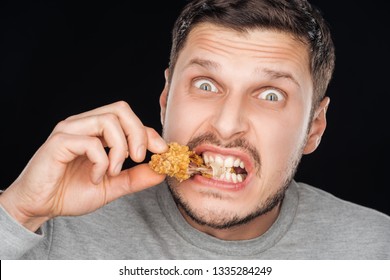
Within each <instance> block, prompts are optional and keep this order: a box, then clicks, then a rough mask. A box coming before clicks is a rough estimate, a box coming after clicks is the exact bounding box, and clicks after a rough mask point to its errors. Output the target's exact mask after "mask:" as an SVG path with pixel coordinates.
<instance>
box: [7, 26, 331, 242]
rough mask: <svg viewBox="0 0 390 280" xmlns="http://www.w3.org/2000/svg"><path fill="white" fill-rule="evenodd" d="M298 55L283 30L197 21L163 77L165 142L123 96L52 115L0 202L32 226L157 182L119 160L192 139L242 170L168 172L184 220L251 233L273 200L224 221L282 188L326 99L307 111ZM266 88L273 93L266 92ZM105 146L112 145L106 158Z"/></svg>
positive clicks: (317, 135)
mask: <svg viewBox="0 0 390 280" xmlns="http://www.w3.org/2000/svg"><path fill="white" fill-rule="evenodd" d="M308 61H309V60H308V57H307V49H306V46H305V45H303V44H302V43H301V42H299V41H296V40H294V39H293V38H291V37H290V36H288V35H287V34H283V33H276V32H270V31H265V30H252V31H250V32H249V33H247V34H239V33H237V32H235V31H232V30H228V29H224V28H221V27H217V26H213V25H210V24H202V25H199V26H197V27H196V28H195V29H194V30H193V31H191V33H190V36H189V38H188V42H187V44H186V46H185V47H184V49H183V50H182V52H181V53H180V55H179V58H178V61H177V64H176V66H175V71H174V73H173V76H172V81H171V82H170V83H168V81H167V82H166V85H165V87H164V89H163V91H162V94H161V97H160V104H161V120H162V123H163V128H164V139H163V138H162V137H161V136H160V135H158V133H157V132H156V131H155V130H154V129H152V128H149V127H146V126H144V125H143V124H142V122H141V120H140V119H139V118H138V117H137V116H136V115H135V114H134V112H133V111H132V110H131V107H130V106H129V105H128V104H127V103H125V102H123V101H120V102H116V103H112V104H108V105H106V106H103V107H99V108H96V109H94V110H91V111H88V112H85V113H81V114H78V115H74V116H71V117H69V118H68V119H66V120H64V121H61V122H60V123H58V125H57V126H56V127H55V129H54V130H53V132H52V133H51V134H50V135H49V137H48V138H47V140H46V141H45V143H43V145H42V146H41V147H40V148H39V149H38V150H37V152H36V153H35V154H34V156H33V157H32V158H31V160H30V161H29V163H28V164H27V166H26V167H25V169H24V170H23V172H22V173H21V174H20V175H19V177H18V178H17V179H16V180H15V181H14V182H13V183H12V185H11V186H9V187H8V188H7V189H6V191H5V192H4V193H3V194H2V195H1V196H0V204H1V205H2V207H3V208H4V209H5V210H6V211H7V212H8V213H9V214H10V215H11V216H13V217H14V218H15V219H16V220H17V221H19V222H20V223H21V224H22V225H23V226H25V227H26V228H27V229H29V230H31V231H36V230H37V229H38V228H39V226H40V225H42V223H44V222H45V221H47V220H48V219H50V218H53V217H56V216H62V215H72V216H76V215H83V214H87V213H90V212H93V211H95V210H96V209H98V208H100V207H102V206H104V205H106V204H107V203H109V202H111V201H113V200H115V199H117V198H119V197H120V196H123V195H126V194H131V193H134V192H138V191H141V190H143V189H145V188H148V187H151V186H153V185H156V184H158V183H160V182H162V181H163V180H164V179H165V177H164V176H162V175H159V174H157V173H155V172H154V171H152V170H151V169H150V168H149V167H148V165H147V164H139V165H137V166H135V167H133V168H130V169H127V170H121V167H122V164H123V162H124V160H125V159H126V158H127V157H129V158H130V159H131V160H133V161H135V162H142V161H143V160H144V159H145V154H146V150H149V151H151V152H153V153H162V152H165V151H166V150H167V144H166V142H168V141H177V142H179V143H182V144H187V143H189V142H190V141H192V142H191V143H192V144H191V145H193V148H194V149H195V150H196V151H197V152H198V153H202V152H206V151H207V152H209V153H213V154H220V155H222V156H227V155H235V156H237V157H239V158H241V159H242V160H243V161H244V162H245V165H246V169H247V171H248V177H247V179H246V180H245V181H244V182H243V183H240V184H232V183H226V182H221V181H218V180H214V179H205V178H203V177H200V176H195V177H193V178H191V179H189V180H187V181H184V182H182V183H180V184H179V183H178V182H175V181H172V180H169V182H170V185H171V188H172V190H173V191H174V192H175V193H176V194H177V195H179V196H180V197H181V199H182V202H184V203H185V204H187V206H188V207H189V208H190V209H191V211H193V212H194V214H195V215H196V216H197V217H198V218H200V220H201V221H202V222H201V223H198V222H195V221H194V220H193V219H192V218H191V217H190V216H189V215H188V213H187V212H186V211H185V210H184V209H183V207H181V206H179V210H180V211H181V213H182V214H183V216H184V218H185V219H186V220H187V221H188V223H190V224H191V225H193V226H194V227H195V228H197V229H199V230H201V231H203V232H206V233H208V234H210V235H213V236H215V237H217V238H221V239H226V240H240V239H250V238H254V237H256V236H259V235H261V234H262V233H264V232H265V231H266V230H267V229H268V228H269V227H270V226H271V225H272V223H273V222H274V221H275V219H276V217H277V215H278V212H279V205H276V206H275V207H274V208H272V209H271V210H269V209H268V210H269V211H268V212H267V213H265V214H263V215H260V216H258V217H256V218H254V219H252V220H250V221H248V222H246V223H244V224H241V225H236V226H231V227H226V228H223V226H222V225H224V224H226V222H228V221H231V220H232V219H233V218H236V217H238V218H240V219H241V218H244V217H246V216H248V215H250V214H251V213H253V212H256V211H257V210H258V209H259V208H264V207H265V205H266V202H267V201H269V200H270V198H272V197H274V196H275V194H276V193H278V191H279V192H280V191H281V190H282V191H283V186H285V185H286V182H288V181H289V180H290V179H291V177H292V176H293V174H294V171H295V168H296V165H297V163H298V162H299V159H300V157H301V155H302V153H303V154H307V153H311V152H313V151H314V150H315V149H316V147H317V146H318V144H319V142H320V139H321V136H322V134H323V132H324V130H325V127H326V114H325V113H326V108H327V106H328V104H329V99H328V98H325V99H324V100H323V101H322V102H321V104H320V106H319V107H318V108H316V110H315V112H314V116H313V119H311V118H310V110H311V97H312V94H313V93H312V90H313V89H312V81H311V76H310V72H309V62H308ZM168 74H169V73H168V71H166V72H165V75H166V77H168ZM201 80H202V81H201ZM204 82H207V83H208V84H207V86H206V87H205V89H208V88H209V87H210V86H211V88H212V89H217V90H218V91H217V92H210V91H206V90H202V89H200V87H201V86H200V85H202V84H203V85H205V83H204ZM210 83H212V84H210ZM214 86H215V88H214ZM267 93H271V96H273V97H275V96H278V97H279V101H270V100H265V99H264V97H265V96H267ZM268 96H269V95H268ZM282 97H283V98H282ZM204 135H209V136H210V135H211V136H212V138H210V137H208V138H204V137H203V136H204ZM198 137H200V138H198ZM194 139H195V140H196V139H198V140H199V141H196V142H194V141H193V140H194ZM210 139H212V141H210ZM243 144H245V145H244V146H243ZM105 148H110V149H109V153H108V154H107V153H106V151H105Z"/></svg>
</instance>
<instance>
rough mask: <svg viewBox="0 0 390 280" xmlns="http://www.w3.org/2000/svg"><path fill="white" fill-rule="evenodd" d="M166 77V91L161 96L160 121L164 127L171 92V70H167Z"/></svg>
mask: <svg viewBox="0 0 390 280" xmlns="http://www.w3.org/2000/svg"><path fill="white" fill-rule="evenodd" d="M164 76H165V85H164V89H163V91H162V92H161V95H160V120H161V124H162V125H164V121H165V112H166V109H167V102H168V92H169V83H168V77H169V70H168V68H167V69H165V71H164Z"/></svg>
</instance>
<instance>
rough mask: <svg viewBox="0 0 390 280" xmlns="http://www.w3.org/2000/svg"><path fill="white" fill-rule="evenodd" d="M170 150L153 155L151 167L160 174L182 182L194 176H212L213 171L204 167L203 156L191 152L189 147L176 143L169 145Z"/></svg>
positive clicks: (150, 162)
mask: <svg viewBox="0 0 390 280" xmlns="http://www.w3.org/2000/svg"><path fill="white" fill-rule="evenodd" d="M168 147H169V150H168V151H167V152H165V153H161V154H153V155H152V157H151V160H150V161H149V166H150V167H151V168H152V169H153V170H154V171H156V172H157V173H159V174H166V175H168V176H170V177H175V178H176V179H177V180H179V181H180V182H182V181H184V180H187V179H188V178H190V177H191V176H192V175H194V174H202V175H204V176H210V175H209V174H210V172H211V174H212V171H211V169H210V168H209V167H206V166H205V165H204V162H203V159H202V157H201V156H199V155H197V154H196V153H195V152H194V151H191V150H190V149H189V147H188V146H184V145H180V144H178V143H176V142H171V143H168Z"/></svg>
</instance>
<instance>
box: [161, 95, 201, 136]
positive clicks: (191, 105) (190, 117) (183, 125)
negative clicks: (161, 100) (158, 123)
mask: <svg viewBox="0 0 390 280" xmlns="http://www.w3.org/2000/svg"><path fill="white" fill-rule="evenodd" d="M207 112H208V110H206V109H205V108H204V107H203V106H199V105H198V104H197V103H196V102H190V101H187V102H185V101H184V100H181V99H180V98H176V99H175V98H171V99H170V100H169V103H168V106H167V110H166V115H165V123H164V138H165V139H166V140H167V141H178V142H181V143H187V142H188V140H189V139H190V138H191V137H192V136H193V135H194V133H196V131H197V129H198V128H199V126H200V125H201V124H202V123H204V120H206V119H207Z"/></svg>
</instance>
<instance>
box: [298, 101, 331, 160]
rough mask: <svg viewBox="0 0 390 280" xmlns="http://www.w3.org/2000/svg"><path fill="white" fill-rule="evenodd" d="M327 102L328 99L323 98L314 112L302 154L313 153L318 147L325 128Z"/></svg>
mask: <svg viewBox="0 0 390 280" xmlns="http://www.w3.org/2000/svg"><path fill="white" fill-rule="evenodd" d="M329 102H330V99H329V97H325V98H324V99H323V100H322V101H321V103H320V105H319V106H318V108H317V109H316V111H315V112H314V115H313V119H312V121H311V127H310V131H309V134H308V136H307V142H306V145H305V148H304V149H303V154H310V153H312V152H314V151H315V150H316V149H317V147H318V146H319V145H320V142H321V137H322V135H323V134H324V132H325V128H326V111H327V109H328V106H329Z"/></svg>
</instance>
